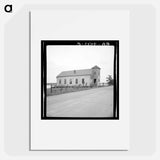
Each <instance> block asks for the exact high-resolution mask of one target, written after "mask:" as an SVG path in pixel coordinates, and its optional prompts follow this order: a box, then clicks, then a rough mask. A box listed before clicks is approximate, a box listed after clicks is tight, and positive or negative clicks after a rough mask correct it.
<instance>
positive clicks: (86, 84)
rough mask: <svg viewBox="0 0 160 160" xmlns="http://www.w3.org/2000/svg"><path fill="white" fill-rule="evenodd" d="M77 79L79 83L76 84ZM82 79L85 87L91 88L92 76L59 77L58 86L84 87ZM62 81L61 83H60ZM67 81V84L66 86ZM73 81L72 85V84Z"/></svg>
mask: <svg viewBox="0 0 160 160" xmlns="http://www.w3.org/2000/svg"><path fill="white" fill-rule="evenodd" d="M76 79H77V80H78V83H76ZM82 79H84V86H90V84H91V77H90V76H88V75H87V76H70V77H58V78H57V85H58V86H78V85H81V86H83V83H82ZM60 81H61V83H60ZM65 81H66V84H65ZM70 81H72V84H70Z"/></svg>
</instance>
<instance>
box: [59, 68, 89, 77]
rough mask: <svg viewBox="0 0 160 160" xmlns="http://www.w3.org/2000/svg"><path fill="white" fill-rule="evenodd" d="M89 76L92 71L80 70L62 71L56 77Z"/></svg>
mask: <svg viewBox="0 0 160 160" xmlns="http://www.w3.org/2000/svg"><path fill="white" fill-rule="evenodd" d="M91 74H92V69H81V70H71V71H63V72H61V73H60V74H59V75H58V76H57V77H69V76H84V75H91Z"/></svg>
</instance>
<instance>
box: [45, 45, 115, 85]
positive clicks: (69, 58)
mask: <svg viewBox="0 0 160 160" xmlns="http://www.w3.org/2000/svg"><path fill="white" fill-rule="evenodd" d="M113 58H114V47H113V46H86V45H84V46H77V45H76V46H75V45H74V46H71V45H70V46H69V45H68V46H66V45H65V46H63V45H61V46H56V45H55V46H53V45H52V46H47V83H55V82H56V76H57V75H58V74H59V73H61V72H62V71H67V70H78V69H90V68H92V67H93V66H95V65H97V66H99V67H100V68H101V70H100V82H106V77H107V76H108V75H109V74H110V75H112V77H113Z"/></svg>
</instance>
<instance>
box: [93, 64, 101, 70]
mask: <svg viewBox="0 0 160 160" xmlns="http://www.w3.org/2000/svg"><path fill="white" fill-rule="evenodd" d="M92 69H101V68H99V67H98V66H97V65H96V66H94V67H92Z"/></svg>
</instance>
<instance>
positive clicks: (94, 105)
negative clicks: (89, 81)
mask: <svg viewBox="0 0 160 160" xmlns="http://www.w3.org/2000/svg"><path fill="white" fill-rule="evenodd" d="M47 116H49V117H112V116H113V87H112V86H110V87H101V88H95V89H90V90H85V91H79V92H72V93H66V94H61V95H55V96H48V97H47Z"/></svg>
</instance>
